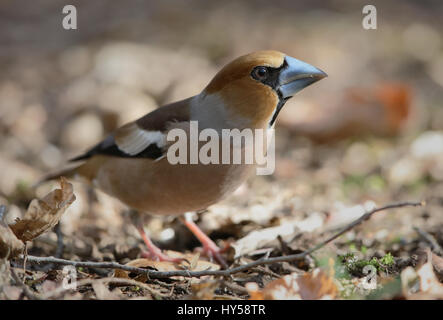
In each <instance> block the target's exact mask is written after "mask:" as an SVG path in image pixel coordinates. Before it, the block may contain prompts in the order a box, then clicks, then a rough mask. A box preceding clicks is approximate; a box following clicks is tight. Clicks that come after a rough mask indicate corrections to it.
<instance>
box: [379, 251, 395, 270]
mask: <svg viewBox="0 0 443 320" xmlns="http://www.w3.org/2000/svg"><path fill="white" fill-rule="evenodd" d="M380 263H381V264H383V265H385V266H388V267H390V266H393V265H394V264H395V261H394V257H393V256H392V254H391V253H389V252H388V253H387V254H385V255H384V256H383V257H382V258H380Z"/></svg>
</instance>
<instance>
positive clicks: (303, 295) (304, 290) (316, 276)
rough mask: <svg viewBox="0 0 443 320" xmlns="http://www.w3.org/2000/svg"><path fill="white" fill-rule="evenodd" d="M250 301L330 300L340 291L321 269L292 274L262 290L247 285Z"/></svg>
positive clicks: (256, 286) (252, 284) (251, 284)
mask: <svg viewBox="0 0 443 320" xmlns="http://www.w3.org/2000/svg"><path fill="white" fill-rule="evenodd" d="M246 289H247V290H248V292H249V295H250V300H329V299H333V298H335V297H336V296H337V294H338V290H337V287H336V285H335V283H334V280H333V278H332V277H330V276H328V275H327V274H326V273H324V272H323V271H321V270H320V269H315V270H314V271H313V272H311V273H305V274H302V275H300V274H296V273H292V274H290V275H286V276H284V277H282V278H280V279H277V280H274V281H272V282H270V283H268V285H266V287H265V288H263V289H262V290H259V288H258V285H257V284H256V283H248V284H246Z"/></svg>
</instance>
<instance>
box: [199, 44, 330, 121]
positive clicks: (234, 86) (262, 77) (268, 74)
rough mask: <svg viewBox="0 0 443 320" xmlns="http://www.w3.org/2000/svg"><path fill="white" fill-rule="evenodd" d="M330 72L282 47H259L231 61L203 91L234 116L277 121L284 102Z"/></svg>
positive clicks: (244, 118)
mask: <svg viewBox="0 0 443 320" xmlns="http://www.w3.org/2000/svg"><path fill="white" fill-rule="evenodd" d="M324 77H326V74H325V73H324V72H323V71H321V70H319V69H317V68H315V67H313V66H311V65H309V64H307V63H304V62H302V61H300V60H297V59H295V58H292V57H289V56H287V55H285V54H284V53H281V52H278V51H257V52H253V53H250V54H247V55H244V56H241V57H239V58H237V59H235V60H234V61H232V62H230V63H229V64H227V65H226V66H225V67H224V68H223V69H221V70H220V71H219V72H218V73H217V74H216V76H215V77H214V78H213V79H212V81H211V82H210V83H209V85H208V86H207V87H206V88H205V90H204V91H203V93H202V94H203V96H216V97H217V99H220V100H221V101H222V103H223V105H224V107H225V108H226V109H227V113H228V114H229V115H230V118H238V119H242V121H243V122H244V123H245V124H246V126H249V127H265V126H267V125H273V123H274V121H275V118H276V116H277V114H278V112H279V111H280V109H281V108H282V107H283V105H284V103H285V102H286V101H287V100H288V99H289V98H291V97H292V95H294V94H295V93H296V92H298V91H300V90H301V89H303V88H304V87H307V86H308V85H310V84H312V83H314V82H316V81H318V80H320V79H322V78H324Z"/></svg>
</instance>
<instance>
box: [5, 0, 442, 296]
mask: <svg viewBox="0 0 443 320" xmlns="http://www.w3.org/2000/svg"><path fill="white" fill-rule="evenodd" d="M19 2H20V1H18V2H17V3H16V4H14V5H1V6H2V9H3V10H2V11H1V15H3V16H5V17H10V19H6V18H5V19H0V21H1V22H0V25H1V26H2V28H0V29H1V30H3V31H1V33H0V37H1V38H2V39H4V40H5V41H2V42H1V43H4V44H1V45H2V50H0V64H1V66H2V70H3V71H2V74H1V75H0V132H1V136H0V169H1V170H0V204H2V205H5V209H6V210H5V211H6V214H5V224H6V223H9V224H13V223H14V220H15V219H16V218H17V217H22V216H23V215H24V214H25V212H26V211H27V210H28V209H27V208H28V207H29V205H30V202H31V200H32V199H35V198H40V199H43V198H44V197H45V195H47V194H48V193H49V192H50V191H51V190H53V189H54V188H60V183H59V181H54V182H52V183H48V184H45V185H42V186H40V187H38V188H37V189H34V188H33V187H32V186H33V184H34V183H35V182H36V181H38V179H39V178H40V177H42V176H43V175H44V174H46V173H48V172H51V171H53V170H56V169H58V168H61V167H63V166H64V165H65V164H66V161H67V159H69V158H71V157H73V156H75V155H78V154H79V153H81V152H83V151H84V150H85V149H87V148H88V147H90V146H92V145H94V144H95V143H96V142H97V141H99V140H100V139H101V138H103V136H104V135H105V134H106V133H108V132H110V131H112V130H113V129H114V128H116V127H117V126H119V125H122V124H124V123H126V122H128V121H131V120H133V119H136V118H137V117H139V116H141V115H143V114H145V113H147V112H149V111H151V110H154V109H155V108H156V107H158V106H160V105H162V104H164V103H167V102H170V101H174V100H177V99H182V98H186V97H188V96H191V95H194V94H197V93H198V92H199V91H200V90H201V89H202V88H203V87H204V86H205V85H206V84H207V82H208V81H209V80H210V79H211V78H212V76H213V75H214V74H215V72H216V71H217V70H218V69H219V68H220V67H221V66H223V64H224V63H226V62H228V61H230V60H231V59H233V58H235V57H237V56H238V55H240V54H243V53H247V52H250V51H254V50H258V49H269V48H272V49H277V50H281V51H284V52H286V53H288V54H290V55H292V56H295V57H297V58H300V59H302V60H304V61H307V62H309V63H312V64H313V65H315V66H318V67H320V68H321V69H322V70H324V71H326V72H327V73H328V75H329V77H328V78H327V79H324V80H322V81H320V82H319V83H318V84H315V85H313V86H312V87H310V88H308V89H306V90H304V91H303V92H301V93H299V94H297V96H295V97H294V98H293V99H292V100H291V101H290V102H289V103H288V104H287V105H286V106H285V107H284V110H283V111H282V113H281V115H280V116H279V119H278V120H277V126H276V170H275V173H274V174H273V175H270V176H256V177H251V179H249V180H248V181H247V183H245V184H244V185H242V186H241V187H240V188H239V189H238V190H237V191H236V192H235V193H234V194H233V195H231V196H230V197H229V198H228V199H226V200H224V201H222V202H220V203H218V204H216V205H214V206H212V207H210V208H208V209H207V210H206V211H204V212H199V213H195V214H194V216H193V219H194V220H195V222H196V223H197V224H198V225H199V226H200V227H201V228H202V229H203V230H204V231H206V232H207V233H208V235H209V236H210V237H211V238H212V239H213V240H214V241H215V242H216V243H218V245H219V246H220V247H224V246H226V245H230V248H229V249H228V250H227V251H226V252H225V253H224V255H225V257H226V259H227V261H228V263H229V265H230V268H233V267H237V266H240V265H243V264H246V263H249V262H253V261H256V260H258V259H260V258H263V257H265V258H272V257H278V256H288V255H291V254H297V253H301V252H304V251H305V250H308V249H310V248H313V247H314V246H315V245H316V244H319V243H321V242H322V241H325V240H326V239H328V237H330V236H332V235H333V234H335V233H336V232H338V231H339V230H340V229H341V228H343V227H344V226H346V225H348V224H350V223H352V221H354V220H356V219H358V218H359V217H361V216H362V214H364V213H365V212H368V211H370V210H372V209H373V208H375V207H382V206H384V205H387V204H391V203H400V202H419V203H420V202H425V203H423V205H422V206H416V207H412V206H411V207H399V208H395V209H391V210H383V211H380V212H377V213H375V214H373V215H372V216H371V218H370V219H368V220H366V221H363V222H362V223H361V224H359V225H358V226H356V227H353V228H351V229H350V230H349V231H348V232H346V233H344V234H343V235H341V236H340V237H338V238H337V239H336V240H334V241H332V242H329V243H328V244H327V245H326V246H324V247H322V248H321V249H319V250H316V251H315V252H313V253H311V254H309V255H306V256H304V257H303V259H299V260H296V261H290V262H278V263H271V264H266V265H258V266H255V267H253V268H251V269H248V270H244V271H242V272H239V273H235V274H233V275H232V277H223V276H218V275H215V276H214V275H205V276H202V277H191V278H190V277H183V276H174V277H167V278H155V277H152V278H151V277H146V275H143V274H137V273H135V272H126V271H124V270H119V269H115V268H101V267H100V268H99V267H97V268H94V267H85V266H77V267H75V268H69V267H68V268H65V269H64V268H63V265H61V264H54V263H40V264H37V263H35V261H34V262H33V260H32V257H49V256H56V257H59V258H63V259H65V260H71V261H91V262H115V263H119V264H123V265H126V264H128V265H129V266H134V267H139V268H148V269H152V270H159V271H176V270H190V271H198V270H207V269H208V268H209V269H211V270H216V269H218V268H219V266H218V265H217V264H216V263H215V262H210V261H208V259H206V257H204V256H203V255H200V253H199V251H198V246H199V244H198V242H197V240H196V239H195V238H194V237H193V236H192V234H190V232H189V231H187V230H186V229H185V228H184V226H183V225H182V224H181V222H180V221H179V220H178V219H177V218H175V217H150V218H149V219H148V220H147V221H146V224H145V227H146V230H147V231H148V232H149V233H150V235H151V236H152V238H153V239H154V240H155V241H156V243H157V244H158V245H159V246H160V247H161V248H164V249H167V250H168V253H169V254H171V255H178V256H181V255H185V257H186V259H187V261H185V262H183V263H182V264H181V265H174V264H171V263H159V262H155V261H149V260H146V259H145V260H143V259H140V252H141V250H143V249H144V245H143V243H142V241H141V239H140V238H139V236H138V235H137V232H136V230H135V229H134V227H132V226H131V224H130V223H129V220H128V217H127V214H126V213H125V212H126V208H125V207H124V206H123V205H122V204H120V203H119V202H117V201H116V200H114V199H112V198H110V197H108V196H107V195H105V194H103V193H101V192H100V191H98V190H94V189H92V188H91V187H89V186H87V185H85V184H82V183H81V182H78V181H74V180H71V181H70V183H72V185H73V194H74V195H75V197H76V199H75V200H74V201H73V202H72V203H71V204H70V205H69V203H70V202H71V201H70V200H72V198H71V194H70V193H69V190H70V189H69V188H70V187H69V186H68V185H65V186H64V187H63V188H62V189H63V190H62V191H63V192H65V193H63V195H60V197H62V198H61V199H64V200H63V201H64V202H63V201H62V200H60V198H57V197H55V198H54V197H52V198H51V197H49V198H50V199H52V200H48V199H49V198H45V199H46V200H47V201H49V202H51V201H54V202H52V203H53V204H54V203H56V204H57V206H55V207H54V208H52V207H50V209H49V210H48V209H42V207H43V208H46V207H45V206H44V205H43V206H42V205H40V207H39V208H40V209H38V210H37V212H43V213H42V216H44V214H46V213H47V212H51V214H53V215H54V216H51V217H53V218H54V217H58V218H60V217H61V219H60V224H59V226H58V227H55V228H53V227H54V225H55V223H56V222H58V218H57V219H55V218H54V219H52V218H51V219H50V221H46V224H45V227H47V228H46V229H47V230H46V229H45V231H46V232H44V233H42V234H41V235H38V236H37V237H35V238H34V236H32V239H30V241H28V242H27V254H28V255H29V256H30V258H29V260H28V263H27V265H26V270H24V269H23V261H22V260H21V259H19V258H15V259H12V260H8V261H7V260H2V262H0V299H33V298H54V299H110V298H111V299H112V298H114V299H185V298H187V299H190V298H191V299H248V298H254V299H263V298H264V299H282V298H294V299H295V298H297V299H312V298H332V299H381V298H383V299H415V298H417V299H426V298H428V299H434V298H439V299H441V298H443V293H442V291H443V289H442V286H443V285H442V283H441V281H442V279H443V271H442V270H443V267H442V266H443V262H442V260H441V259H442V258H441V257H442V256H443V252H442V249H441V248H442V246H443V232H442V230H443V214H442V210H443V166H442V163H443V161H442V160H443V122H442V119H443V111H442V110H443V109H442V104H441V101H443V93H442V92H443V91H442V90H441V88H442V86H443V79H442V76H441V75H442V74H443V63H442V61H443V43H442V41H441V39H442V34H441V30H443V28H442V26H441V21H440V20H441V19H440V15H439V14H438V13H439V10H440V11H441V4H439V3H437V2H436V3H434V2H432V1H430V2H429V3H427V4H426V5H423V6H421V5H420V6H418V5H416V4H413V3H409V2H403V3H402V4H400V3H398V4H397V5H395V6H394V5H388V4H384V5H383V6H382V5H381V4H380V5H379V7H378V12H379V15H380V16H379V27H378V29H377V30H375V31H374V30H373V31H368V30H364V29H363V28H362V27H361V18H362V15H361V6H360V5H359V4H357V2H355V3H354V4H352V5H351V4H345V3H343V4H342V5H341V6H339V5H337V4H336V2H334V1H331V2H328V1H327V2H322V3H321V4H320V3H319V4H310V5H308V4H303V5H302V4H291V2H289V1H278V3H279V6H278V7H271V6H269V5H265V4H263V3H262V2H260V1H251V3H250V4H249V5H246V4H244V5H240V4H236V3H234V2H228V3H227V4H226V5H224V6H223V7H217V6H215V5H214V4H212V5H209V4H207V5H205V4H204V3H205V2H203V1H192V4H190V5H189V7H187V6H184V5H182V4H179V3H177V4H176V5H175V6H170V5H168V6H166V5H160V4H158V5H153V4H152V3H150V4H145V5H141V4H138V6H142V7H137V6H136V5H135V4H134V6H129V5H128V6H127V7H125V8H121V7H119V6H118V5H117V4H115V5H113V6H108V7H106V9H105V6H104V4H103V3H104V2H105V1H97V7H90V6H89V5H88V4H87V2H84V3H82V2H81V3H80V4H79V8H78V12H80V18H79V26H80V28H79V30H78V31H72V32H71V31H69V32H71V33H67V31H65V30H63V29H62V28H61V27H60V26H59V20H60V12H61V10H59V9H60V8H59V7H58V6H56V5H55V4H51V2H50V1H42V3H41V5H40V6H38V7H36V6H32V5H29V6H26V7H24V8H23V9H22V10H21V11H20V10H19V5H20V3H19ZM3 7H4V8H3ZM104 11H106V12H107V16H108V17H113V19H104V18H103V16H104V14H103V12H104ZM17 12H20V14H18V13H17ZM399 12H402V14H401V15H400V14H399ZM82 13H88V14H87V16H84V15H83V14H82ZM40 16H45V17H46V19H44V21H43V20H42V21H40V19H37V21H36V20H35V19H34V20H33V19H32V17H40ZM148 16H149V18H147V17H148ZM11 17H12V18H11ZM387 17H390V19H388V18H387ZM102 19H103V21H102ZM225 21H230V23H229V24H228V25H226V23H225ZM12 29H14V30H15V31H16V32H15V33H7V32H6V31H5V30H12ZM76 32H77V33H76ZM288 39H290V41H289V40H288ZM421 48H427V50H421ZM325 119H326V120H325ZM325 121H326V122H325ZM53 196H54V195H53ZM68 200H69V201H68ZM61 202H63V206H61V205H60V203H61ZM40 204H41V203H40ZM64 206H66V207H67V209H66V210H65V211H64V210H61V209H64ZM59 207H60V208H61V209H60V208H59ZM51 208H52V209H51ZM59 209H60V210H59ZM39 210H40V211H39ZM41 210H43V211H41ZM45 210H46V211H45ZM62 211H63V212H62ZM36 219H37V218H36ZM42 231H43V230H42ZM3 234H4V235H5V234H6V231H5V233H3ZM19 239H21V238H20V237H19ZM58 240H60V241H58ZM61 241H62V242H61ZM429 250H431V251H429ZM0 252H2V249H1V246H0ZM74 275H75V277H74ZM70 276H72V279H74V278H75V279H76V280H77V287H76V289H73V288H67V289H63V288H62V289H60V288H61V287H60V286H61V285H62V283H63V281H66V279H68V278H69V277H70ZM69 279H71V278H69ZM21 280H23V281H24V284H23V283H22V282H21ZM69 283H71V282H68V284H69ZM68 287H69V286H68Z"/></svg>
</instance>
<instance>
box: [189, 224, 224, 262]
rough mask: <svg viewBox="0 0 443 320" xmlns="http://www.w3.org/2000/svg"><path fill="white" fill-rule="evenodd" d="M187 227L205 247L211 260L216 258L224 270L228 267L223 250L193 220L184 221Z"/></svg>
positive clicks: (205, 251)
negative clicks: (222, 253) (222, 254)
mask: <svg viewBox="0 0 443 320" xmlns="http://www.w3.org/2000/svg"><path fill="white" fill-rule="evenodd" d="M182 221H183V223H184V224H185V226H186V227H187V228H188V229H189V230H190V231H191V232H192V233H193V234H194V235H195V236H196V237H197V239H198V240H199V241H200V242H201V244H202V245H203V252H204V253H205V254H207V255H208V257H209V258H211V259H212V258H215V260H217V261H218V262H219V263H220V264H221V265H222V266H223V267H224V268H227V267H228V264H227V263H226V261H225V259H223V257H222V256H221V254H220V253H221V250H220V248H219V247H217V245H216V244H215V243H214V241H212V240H211V239H210V238H209V237H208V236H207V235H206V234H205V233H204V232H203V231H202V230H201V229H200V228H199V227H198V226H197V225H196V224H195V223H194V221H192V220H188V219H186V218H184V219H182Z"/></svg>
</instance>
